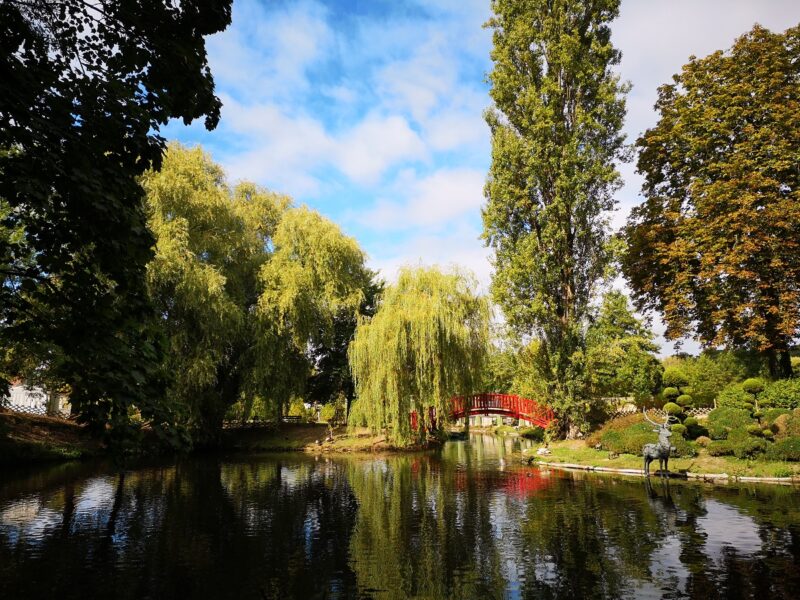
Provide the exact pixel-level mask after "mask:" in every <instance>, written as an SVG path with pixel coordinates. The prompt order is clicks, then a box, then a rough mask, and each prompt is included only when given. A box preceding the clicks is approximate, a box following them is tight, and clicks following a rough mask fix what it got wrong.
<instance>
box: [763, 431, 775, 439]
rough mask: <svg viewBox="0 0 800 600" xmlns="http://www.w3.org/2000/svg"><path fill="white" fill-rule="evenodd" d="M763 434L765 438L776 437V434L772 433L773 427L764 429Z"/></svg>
mask: <svg viewBox="0 0 800 600" xmlns="http://www.w3.org/2000/svg"><path fill="white" fill-rule="evenodd" d="M761 435H763V436H764V438H765V439H768V440H771V439H773V438H774V437H775V434H774V433H772V429H763V430H762V431H761Z"/></svg>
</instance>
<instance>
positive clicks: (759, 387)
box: [742, 377, 765, 396]
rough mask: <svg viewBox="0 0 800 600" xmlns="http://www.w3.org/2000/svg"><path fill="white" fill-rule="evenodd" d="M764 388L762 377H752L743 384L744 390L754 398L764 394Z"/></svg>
mask: <svg viewBox="0 0 800 600" xmlns="http://www.w3.org/2000/svg"><path fill="white" fill-rule="evenodd" d="M764 387H765V384H764V380H763V379H761V377H751V378H750V379H745V380H744V381H743V382H742V389H743V390H744V391H745V392H747V393H748V394H752V395H753V396H757V395H758V394H760V393H761V392H763V391H764Z"/></svg>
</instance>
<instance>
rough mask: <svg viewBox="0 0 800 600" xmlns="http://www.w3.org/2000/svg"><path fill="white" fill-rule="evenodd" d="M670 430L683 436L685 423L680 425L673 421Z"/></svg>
mask: <svg viewBox="0 0 800 600" xmlns="http://www.w3.org/2000/svg"><path fill="white" fill-rule="evenodd" d="M670 430H671V431H672V433H673V434H674V435H680V436H682V437H683V436H685V435H686V425H681V424H680V423H675V425H673V426H672V427H670Z"/></svg>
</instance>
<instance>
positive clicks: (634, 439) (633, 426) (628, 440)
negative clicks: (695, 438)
mask: <svg viewBox="0 0 800 600" xmlns="http://www.w3.org/2000/svg"><path fill="white" fill-rule="evenodd" d="M673 427H675V425H673ZM681 427H682V426H681ZM656 442H658V434H657V433H655V432H654V431H653V426H652V425H651V424H650V423H647V422H645V421H644V418H643V417H642V415H638V414H637V415H631V416H628V417H623V418H620V419H615V420H613V421H610V422H608V423H606V424H605V425H604V426H603V427H602V428H601V429H600V430H599V431H597V432H595V434H594V435H593V436H592V437H591V438H590V439H589V443H590V444H592V445H594V444H596V443H599V444H600V445H601V447H602V448H604V449H606V450H609V451H611V452H615V453H617V454H635V455H637V456H641V454H642V446H644V445H645V444H654V443H656ZM670 444H672V445H673V446H675V455H676V456H696V455H697V450H696V449H695V448H694V447H693V446H692V445H691V444H690V443H689V442H687V441H686V440H684V439H683V438H682V437H681V436H680V435H679V434H678V433H675V434H674V435H673V436H672V437H671V438H670Z"/></svg>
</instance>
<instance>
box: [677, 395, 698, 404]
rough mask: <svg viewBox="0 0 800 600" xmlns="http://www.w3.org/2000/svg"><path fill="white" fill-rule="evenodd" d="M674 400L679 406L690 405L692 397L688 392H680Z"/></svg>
mask: <svg viewBox="0 0 800 600" xmlns="http://www.w3.org/2000/svg"><path fill="white" fill-rule="evenodd" d="M675 402H676V404H679V405H680V406H691V405H692V403H693V402H694V399H693V398H692V397H691V396H690V395H689V394H681V395H680V396H678V397H677V398H676V399H675Z"/></svg>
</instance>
